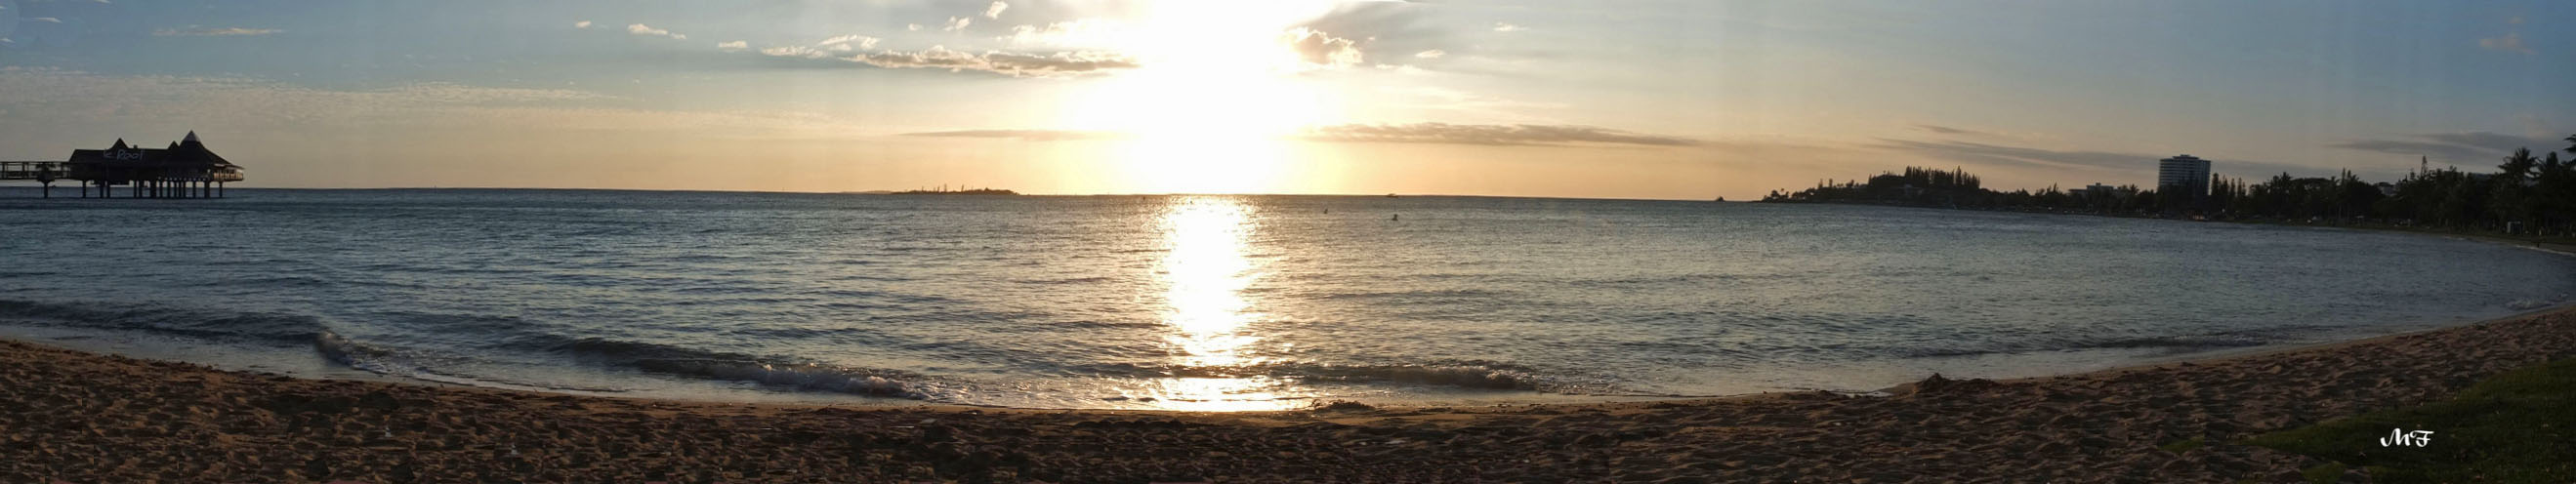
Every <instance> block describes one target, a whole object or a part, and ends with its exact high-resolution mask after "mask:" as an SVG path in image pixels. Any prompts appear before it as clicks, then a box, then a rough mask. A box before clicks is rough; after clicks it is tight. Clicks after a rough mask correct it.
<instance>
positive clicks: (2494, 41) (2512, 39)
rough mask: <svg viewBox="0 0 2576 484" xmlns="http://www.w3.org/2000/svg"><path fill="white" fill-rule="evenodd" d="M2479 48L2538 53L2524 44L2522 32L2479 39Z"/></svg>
mask: <svg viewBox="0 0 2576 484" xmlns="http://www.w3.org/2000/svg"><path fill="white" fill-rule="evenodd" d="M2478 48H2482V49H2487V50H2500V51H2505V52H2515V53H2522V54H2532V53H2536V52H2534V51H2532V50H2531V46H2529V45H2524V44H2523V43H2522V33H2521V32H2505V33H2504V36H2503V37H2497V38H2491V39H2478Z"/></svg>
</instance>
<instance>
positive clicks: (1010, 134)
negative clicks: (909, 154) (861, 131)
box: [903, 129, 1128, 141]
mask: <svg viewBox="0 0 2576 484" xmlns="http://www.w3.org/2000/svg"><path fill="white" fill-rule="evenodd" d="M903 135H904V136H921V137H931V138H999V139H1016V140H1021V141H1073V140H1094V139H1118V138H1126V137H1128V135H1127V134H1126V133H1120V132H1115V131H1076V130H1055V129H970V130H961V131H932V132H927V133H904V134H903Z"/></svg>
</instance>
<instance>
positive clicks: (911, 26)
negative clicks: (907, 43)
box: [903, 24, 921, 32]
mask: <svg viewBox="0 0 2576 484" xmlns="http://www.w3.org/2000/svg"><path fill="white" fill-rule="evenodd" d="M903 29H904V30H910V31H914V32H920V31H921V24H903Z"/></svg>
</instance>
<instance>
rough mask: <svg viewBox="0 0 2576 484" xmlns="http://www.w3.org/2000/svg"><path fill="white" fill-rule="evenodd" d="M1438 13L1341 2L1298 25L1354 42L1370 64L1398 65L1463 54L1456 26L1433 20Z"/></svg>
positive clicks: (1407, 5) (1414, 6)
mask: <svg viewBox="0 0 2576 484" xmlns="http://www.w3.org/2000/svg"><path fill="white" fill-rule="evenodd" d="M1438 13H1439V11H1438V10H1436V9H1435V8H1434V7H1430V6H1426V5H1424V4H1421V3H1413V2H1383V1H1380V2H1343V3H1341V4H1339V5H1337V6H1335V7H1334V8H1333V10H1332V11H1330V12H1326V13H1324V14H1323V15H1319V16H1317V17H1315V18H1313V19H1309V20H1306V21H1304V22H1300V23H1298V24H1296V25H1295V27H1304V28H1306V29H1307V30H1313V31H1317V32H1331V33H1332V34H1333V35H1334V36H1337V37H1341V38H1345V39H1351V40H1354V41H1357V44H1358V45H1356V46H1355V47H1357V48H1358V50H1359V52H1361V53H1363V54H1365V55H1366V57H1367V58H1368V59H1370V62H1374V63H1378V64H1395V65H1400V64H1402V63H1403V62H1405V61H1409V60H1412V59H1425V58H1424V57H1417V55H1418V54H1420V53H1422V52H1426V51H1433V50H1437V51H1440V53H1441V54H1442V55H1457V54H1464V53H1466V52H1462V51H1461V50H1460V49H1462V48H1466V46H1464V45H1460V44H1459V43H1457V42H1453V37H1454V35H1453V29H1455V28H1457V26H1456V24H1453V23H1448V22H1438V21H1434V20H1436V18H1437V15H1436V14H1438Z"/></svg>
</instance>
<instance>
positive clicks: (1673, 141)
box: [1296, 123, 1699, 146]
mask: <svg viewBox="0 0 2576 484" xmlns="http://www.w3.org/2000/svg"><path fill="white" fill-rule="evenodd" d="M1296 137H1297V138H1298V139H1304V140H1308V141H1328V142H1343V143H1435V144H1457V145H1483V146H1567V145H1587V144H1589V145H1637V146H1690V145H1695V144H1699V142H1698V141H1697V140H1692V139H1689V138H1682V137H1676V136H1662V135H1651V134H1642V133H1633V132H1627V131H1620V130H1614V129H1606V128H1598V127H1592V126H1575V125H1536V124H1511V125H1496V124H1449V123H1412V124H1343V125H1333V126H1317V127H1313V128H1307V129H1306V130H1305V132H1303V133H1301V134H1299V135H1298V136H1296Z"/></svg>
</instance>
